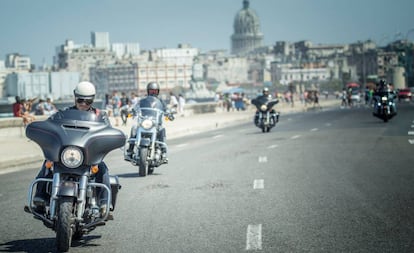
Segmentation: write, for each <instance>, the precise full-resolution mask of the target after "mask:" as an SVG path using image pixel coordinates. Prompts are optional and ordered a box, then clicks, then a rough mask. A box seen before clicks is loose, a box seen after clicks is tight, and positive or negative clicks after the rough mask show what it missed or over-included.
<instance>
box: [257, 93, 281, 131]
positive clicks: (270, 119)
mask: <svg viewBox="0 0 414 253" xmlns="http://www.w3.org/2000/svg"><path fill="white" fill-rule="evenodd" d="M277 103H279V100H278V99H271V98H269V97H267V96H260V97H258V98H255V99H252V104H254V105H255V106H256V109H257V110H256V114H255V116H254V124H255V125H256V126H257V127H258V128H260V129H262V132H263V133H265V132H269V131H270V129H272V128H273V127H274V126H276V123H277V122H279V112H276V111H275V110H274V109H273V106H274V105H276V104H277Z"/></svg>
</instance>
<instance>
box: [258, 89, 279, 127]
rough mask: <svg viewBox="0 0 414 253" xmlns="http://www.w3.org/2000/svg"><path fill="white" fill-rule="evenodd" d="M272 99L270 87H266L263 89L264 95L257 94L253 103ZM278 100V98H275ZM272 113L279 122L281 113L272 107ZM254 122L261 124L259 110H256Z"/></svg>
mask: <svg viewBox="0 0 414 253" xmlns="http://www.w3.org/2000/svg"><path fill="white" fill-rule="evenodd" d="M270 100H272V95H271V94H270V92H269V88H267V87H264V88H263V91H262V95H259V96H257V97H256V98H255V99H253V101H252V103H253V104H254V101H264V102H267V101H270ZM275 100H278V99H275ZM270 114H271V115H275V116H274V120H275V123H277V122H279V113H276V111H275V110H274V109H273V108H272V110H271V111H270ZM254 124H255V125H256V126H257V125H258V124H259V111H256V114H255V116H254Z"/></svg>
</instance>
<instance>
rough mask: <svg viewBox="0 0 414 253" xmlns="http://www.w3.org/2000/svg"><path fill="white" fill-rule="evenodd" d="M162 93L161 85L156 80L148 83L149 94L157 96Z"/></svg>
mask: <svg viewBox="0 0 414 253" xmlns="http://www.w3.org/2000/svg"><path fill="white" fill-rule="evenodd" d="M159 93H160V86H159V85H158V83H156V82H150V83H148V85H147V95H148V96H154V97H157V96H158V94H159Z"/></svg>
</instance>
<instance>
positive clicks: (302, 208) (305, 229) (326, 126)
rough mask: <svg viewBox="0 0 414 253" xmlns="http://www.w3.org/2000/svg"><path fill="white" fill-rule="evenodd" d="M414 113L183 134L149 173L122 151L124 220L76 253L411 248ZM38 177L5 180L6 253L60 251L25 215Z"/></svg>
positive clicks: (2, 240) (120, 215)
mask: <svg viewBox="0 0 414 253" xmlns="http://www.w3.org/2000/svg"><path fill="white" fill-rule="evenodd" d="M413 109H414V105H412V104H400V105H399V114H398V116H397V117H396V118H394V119H392V120H391V121H390V122H388V123H384V122H382V121H380V120H379V119H377V118H375V117H373V116H372V115H371V111H370V109H366V108H364V107H361V108H353V109H342V110H341V109H337V110H330V111H321V112H318V111H315V112H311V113H309V112H308V113H299V114H294V115H287V116H286V117H281V122H280V123H279V125H278V126H277V127H276V128H274V129H272V131H271V132H270V133H262V132H261V131H260V129H258V128H255V127H254V126H253V125H252V124H243V125H239V126H236V127H229V128H225V129H221V130H217V131H210V132H206V133H203V134H198V135H195V136H190V137H185V138H178V139H174V140H171V141H170V142H169V147H170V155H169V157H170V163H169V164H168V165H164V166H162V167H160V168H156V169H155V173H154V175H150V176H147V177H138V173H137V171H138V169H137V167H134V166H132V165H131V164H129V163H127V162H125V161H123V160H122V155H121V151H120V150H117V151H114V152H112V153H111V154H110V155H109V156H108V157H107V158H108V159H107V163H108V165H109V167H110V171H111V173H112V174H117V175H118V176H119V177H120V181H121V184H122V189H121V191H120V193H119V196H118V198H119V199H118V203H117V209H116V210H115V220H114V221H110V222H108V223H107V225H106V226H104V227H98V228H97V229H96V230H95V231H93V232H91V233H90V234H89V235H86V236H85V237H84V239H83V240H81V241H80V242H75V243H74V244H73V245H72V246H73V247H72V248H71V250H70V252H91V251H92V252H94V251H100V252H160V253H161V252H192V253H193V252H200V253H201V252H203V253H204V252H245V251H253V252H413V250H414V243H413V242H414V241H413V239H412V238H414V223H413V222H414V212H413V208H414V198H413V197H412V196H414V187H413V179H414V171H413V168H412V164H414V156H413V155H412V153H413V152H412V151H413V146H412V145H413V144H411V142H413V143H414V136H411V135H410V134H411V133H410V131H411V129H412V125H414V123H413V122H414V110H413ZM411 139H413V141H411ZM37 171H38V168H37V166H35V165H34V166H33V168H27V169H26V170H23V171H18V172H14V173H9V174H5V175H0V189H1V190H0V214H1V215H2V218H1V219H0V222H1V224H0V252H54V251H53V249H54V233H53V231H51V230H49V229H47V228H45V227H44V226H43V225H42V224H41V222H40V221H37V220H35V219H33V218H32V217H31V216H30V215H29V214H26V213H24V211H23V205H24V204H25V199H26V191H27V188H28V186H29V183H30V182H31V180H32V179H33V177H34V176H35V175H36V174H37Z"/></svg>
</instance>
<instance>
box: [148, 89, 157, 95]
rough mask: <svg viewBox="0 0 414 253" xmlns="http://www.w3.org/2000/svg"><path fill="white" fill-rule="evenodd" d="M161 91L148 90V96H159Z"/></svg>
mask: <svg viewBox="0 0 414 253" xmlns="http://www.w3.org/2000/svg"><path fill="white" fill-rule="evenodd" d="M158 92H159V90H148V95H158Z"/></svg>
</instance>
